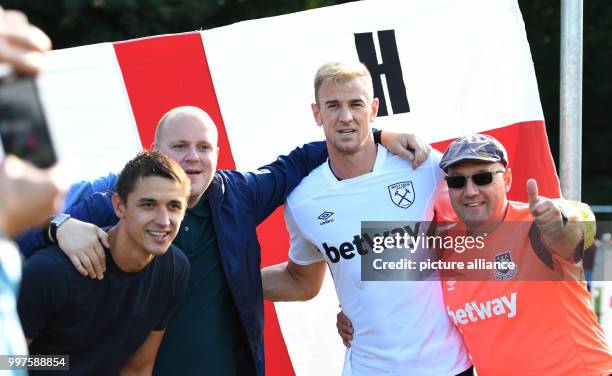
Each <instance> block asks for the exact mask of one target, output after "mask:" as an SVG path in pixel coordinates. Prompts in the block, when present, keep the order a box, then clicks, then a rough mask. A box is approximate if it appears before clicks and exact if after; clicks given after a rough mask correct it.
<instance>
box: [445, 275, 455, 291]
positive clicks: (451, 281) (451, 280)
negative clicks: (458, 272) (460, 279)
mask: <svg viewBox="0 0 612 376" xmlns="http://www.w3.org/2000/svg"><path fill="white" fill-rule="evenodd" d="M456 285H457V280H456V279H455V278H449V279H448V281H446V288H447V290H448V291H453V290H454V289H455V286H456Z"/></svg>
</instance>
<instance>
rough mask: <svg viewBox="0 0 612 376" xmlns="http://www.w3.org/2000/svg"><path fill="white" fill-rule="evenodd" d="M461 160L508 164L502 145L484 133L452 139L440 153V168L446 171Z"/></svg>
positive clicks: (506, 154)
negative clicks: (442, 153) (442, 152)
mask: <svg viewBox="0 0 612 376" xmlns="http://www.w3.org/2000/svg"><path fill="white" fill-rule="evenodd" d="M463 161H482V162H491V163H494V162H501V163H503V165H504V167H505V166H507V165H508V153H507V152H506V149H505V148H504V146H503V145H502V144H501V143H500V142H499V141H497V140H496V139H494V138H493V137H491V136H488V135H486V134H471V135H469V136H463V137H459V138H458V139H456V140H455V141H453V142H452V143H451V144H450V145H448V148H447V149H446V151H445V152H444V155H442V159H441V160H440V168H441V169H443V170H444V172H446V171H447V170H448V168H449V167H451V166H453V165H455V164H457V163H459V162H463Z"/></svg>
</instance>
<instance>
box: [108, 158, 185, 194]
mask: <svg viewBox="0 0 612 376" xmlns="http://www.w3.org/2000/svg"><path fill="white" fill-rule="evenodd" d="M148 176H159V177H162V178H166V179H171V180H174V181H175V182H177V183H180V184H181V185H183V186H184V187H187V190H189V187H190V184H191V182H190V180H189V177H187V174H185V171H183V169H182V168H181V166H179V164H178V163H176V162H175V161H173V160H171V159H170V158H168V157H166V156H165V155H163V154H161V153H159V152H157V151H143V152H140V153H138V155H137V156H136V157H135V158H134V159H132V160H131V161H129V162H128V163H127V164H126V165H125V167H124V168H123V171H121V175H119V180H118V181H117V187H116V188H115V192H116V193H117V194H118V195H119V197H120V198H121V200H122V201H123V202H127V196H128V195H129V194H130V193H132V192H133V191H134V189H135V187H136V182H137V181H138V179H140V178H145V177H148ZM188 193H189V192H188Z"/></svg>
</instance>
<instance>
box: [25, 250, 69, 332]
mask: <svg viewBox="0 0 612 376" xmlns="http://www.w3.org/2000/svg"><path fill="white" fill-rule="evenodd" d="M48 251H49V250H44V251H40V252H38V253H36V254H35V255H34V256H32V257H31V258H29V259H28V260H27V261H26V263H25V264H24V266H23V275H22V280H21V288H20V291H19V299H18V300H17V311H18V313H19V318H20V319H21V325H22V326H23V332H24V334H25V336H26V337H27V338H30V339H34V338H36V337H37V336H38V335H39V334H40V332H41V331H42V329H43V328H44V327H45V325H46V324H47V322H48V321H49V319H50V318H51V317H53V316H56V315H58V314H61V312H62V310H63V308H64V307H65V306H66V304H67V303H66V302H67V301H68V286H67V279H66V277H65V274H64V272H65V268H64V267H63V266H62V265H60V264H59V263H58V262H56V260H55V259H54V258H53V257H52V256H50V255H49V253H48ZM57 251H58V252H59V250H57Z"/></svg>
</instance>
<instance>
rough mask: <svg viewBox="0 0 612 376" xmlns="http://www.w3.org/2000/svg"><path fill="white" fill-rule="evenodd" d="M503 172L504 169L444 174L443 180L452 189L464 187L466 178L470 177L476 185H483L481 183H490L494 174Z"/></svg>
mask: <svg viewBox="0 0 612 376" xmlns="http://www.w3.org/2000/svg"><path fill="white" fill-rule="evenodd" d="M503 172H506V171H503V170H499V171H487V172H479V173H477V174H474V175H471V176H463V175H457V176H445V177H444V180H446V185H448V187H449V188H454V189H459V188H463V187H465V185H466V184H467V180H468V179H472V181H473V182H474V184H476V185H478V186H483V185H487V184H491V182H492V181H493V175H494V174H499V173H503Z"/></svg>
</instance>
